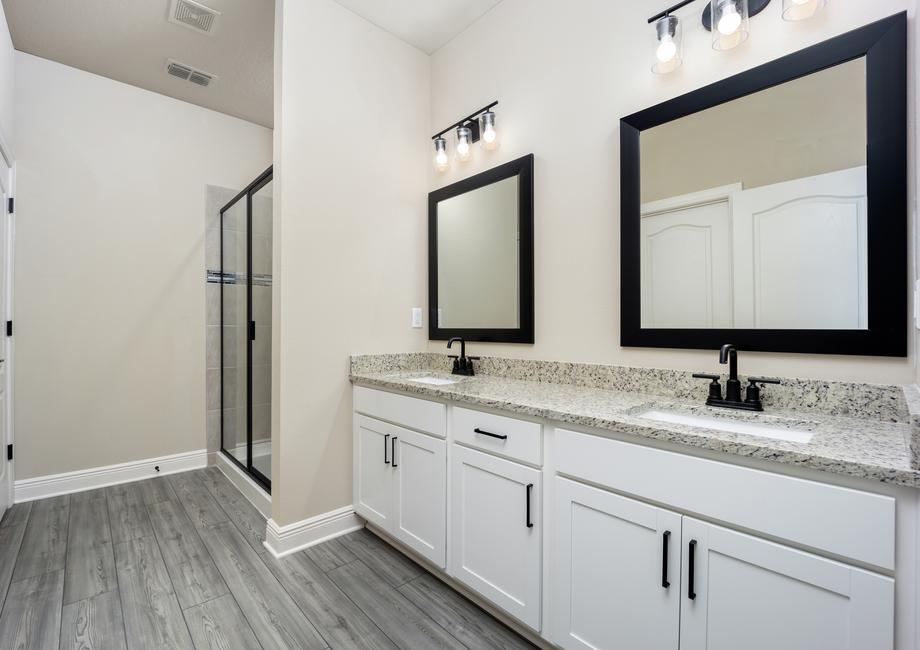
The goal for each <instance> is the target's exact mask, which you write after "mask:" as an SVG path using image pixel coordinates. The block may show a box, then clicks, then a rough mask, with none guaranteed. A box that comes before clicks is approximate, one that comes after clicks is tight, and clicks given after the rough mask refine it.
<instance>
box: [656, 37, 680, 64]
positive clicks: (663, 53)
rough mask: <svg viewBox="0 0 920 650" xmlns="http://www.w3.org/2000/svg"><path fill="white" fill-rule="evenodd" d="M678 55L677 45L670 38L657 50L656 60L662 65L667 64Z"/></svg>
mask: <svg viewBox="0 0 920 650" xmlns="http://www.w3.org/2000/svg"><path fill="white" fill-rule="evenodd" d="M676 55H677V45H676V44H675V43H674V41H672V40H671V39H670V38H669V39H667V40H664V41H661V43H659V45H658V49H657V50H655V58H657V59H658V60H659V61H661V62H662V63H667V62H668V61H670V60H671V59H673V58H674V57H675V56H676Z"/></svg>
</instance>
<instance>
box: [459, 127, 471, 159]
mask: <svg viewBox="0 0 920 650" xmlns="http://www.w3.org/2000/svg"><path fill="white" fill-rule="evenodd" d="M472 139H473V132H472V131H471V130H470V129H469V128H468V127H465V126H461V127H459V128H458V129H457V158H458V159H459V160H460V161H461V162H466V161H467V160H469V159H470V142H471V140H472Z"/></svg>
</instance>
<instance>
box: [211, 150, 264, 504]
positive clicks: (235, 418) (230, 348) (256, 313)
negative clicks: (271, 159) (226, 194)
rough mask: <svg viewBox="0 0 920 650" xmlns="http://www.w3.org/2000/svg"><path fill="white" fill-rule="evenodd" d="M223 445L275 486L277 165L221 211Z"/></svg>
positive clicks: (249, 469) (233, 457)
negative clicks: (274, 201)
mask: <svg viewBox="0 0 920 650" xmlns="http://www.w3.org/2000/svg"><path fill="white" fill-rule="evenodd" d="M220 228H221V240H220V262H221V272H220V277H221V292H220V297H221V306H220V309H221V449H222V451H223V452H224V453H225V454H226V455H227V456H228V457H230V459H231V460H232V461H233V462H234V463H236V464H237V465H238V466H239V467H240V468H241V469H243V470H244V471H245V472H246V473H247V474H249V475H250V476H251V477H252V478H253V479H255V480H256V481H257V482H258V483H260V484H261V485H262V486H263V487H264V488H265V489H266V490H268V491H269V492H270V491H271V475H272V426H271V399H272V384H271V382H272V366H271V363H272V169H271V168H269V169H268V170H267V171H266V172H265V173H263V174H262V175H261V176H259V177H258V178H257V179H256V180H255V181H253V182H252V183H251V184H250V185H249V186H248V187H247V188H246V189H245V190H243V191H242V192H240V194H239V195H238V196H237V197H236V198H235V199H234V200H233V201H231V202H230V203H229V204H227V205H226V206H225V207H224V208H223V209H222V210H221V212H220Z"/></svg>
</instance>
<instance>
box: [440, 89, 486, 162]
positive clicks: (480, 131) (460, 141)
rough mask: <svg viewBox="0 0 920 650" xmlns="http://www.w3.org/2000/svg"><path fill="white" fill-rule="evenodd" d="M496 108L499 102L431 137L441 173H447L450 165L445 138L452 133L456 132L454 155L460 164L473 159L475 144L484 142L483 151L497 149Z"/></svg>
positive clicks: (471, 114) (484, 107)
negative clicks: (494, 109)
mask: <svg viewBox="0 0 920 650" xmlns="http://www.w3.org/2000/svg"><path fill="white" fill-rule="evenodd" d="M496 106H498V101H494V102H492V103H491V104H489V105H488V106H483V107H482V108H480V109H479V110H478V111H476V112H475V113H470V114H469V115H467V116H466V117H464V118H463V119H462V120H459V121H457V122H454V123H453V124H451V125H450V126H449V127H447V128H446V129H444V130H442V131H438V132H437V133H435V134H434V135H433V136H431V139H432V141H433V142H434V166H435V168H436V169H437V170H438V171H439V172H444V171H447V168H448V166H449V164H450V161H449V156H448V155H447V140H446V139H445V137H444V136H445V135H446V134H448V133H450V132H451V131H455V135H456V139H457V143H456V146H455V149H454V153H455V154H456V158H457V160H459V161H460V162H466V161H468V160H469V159H470V158H472V156H473V149H472V147H473V143H475V142H479V141H480V140H482V147H483V149H495V148H496V147H497V146H498V132H497V131H496V130H495V113H494V112H493V111H492V109H493V108H495V107H496Z"/></svg>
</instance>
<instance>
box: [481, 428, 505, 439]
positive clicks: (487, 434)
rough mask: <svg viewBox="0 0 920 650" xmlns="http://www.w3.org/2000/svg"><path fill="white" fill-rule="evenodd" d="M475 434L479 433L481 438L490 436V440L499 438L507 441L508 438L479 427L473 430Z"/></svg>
mask: <svg viewBox="0 0 920 650" xmlns="http://www.w3.org/2000/svg"><path fill="white" fill-rule="evenodd" d="M473 432H474V433H478V434H479V435H481V436H489V437H490V438H498V439H499V440H507V439H508V436H505V435H502V434H500V433H490V432H489V431H483V430H482V429H480V428H479V427H476V428H475V429H473Z"/></svg>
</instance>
